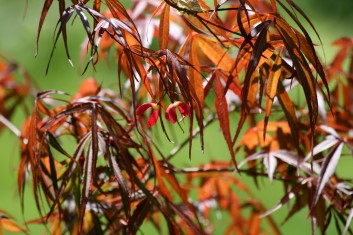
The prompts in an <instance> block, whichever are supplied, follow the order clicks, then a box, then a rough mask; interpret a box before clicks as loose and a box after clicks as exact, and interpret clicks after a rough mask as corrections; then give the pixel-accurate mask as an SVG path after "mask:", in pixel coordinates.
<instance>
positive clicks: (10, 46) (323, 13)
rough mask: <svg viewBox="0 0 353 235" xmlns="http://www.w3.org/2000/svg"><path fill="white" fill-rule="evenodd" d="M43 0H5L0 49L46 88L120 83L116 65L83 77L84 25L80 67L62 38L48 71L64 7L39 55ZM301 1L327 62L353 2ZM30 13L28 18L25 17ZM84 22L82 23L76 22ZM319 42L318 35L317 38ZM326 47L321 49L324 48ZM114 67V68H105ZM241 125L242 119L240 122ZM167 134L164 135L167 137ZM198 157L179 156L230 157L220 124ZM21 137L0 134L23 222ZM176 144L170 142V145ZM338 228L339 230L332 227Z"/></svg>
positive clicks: (299, 224) (271, 193) (9, 188)
mask: <svg viewBox="0 0 353 235" xmlns="http://www.w3.org/2000/svg"><path fill="white" fill-rule="evenodd" d="M42 2H43V1H36V2H35V3H34V2H32V1H28V3H29V5H28V9H27V11H26V10H25V1H8V0H0V6H1V8H0V30H1V34H0V53H2V54H4V55H6V56H9V57H10V58H12V59H14V60H15V61H17V62H19V63H20V64H21V65H23V66H24V67H26V68H27V69H28V70H29V73H30V75H31V76H32V78H33V79H34V80H35V81H36V82H37V83H38V85H39V87H40V88H41V89H43V90H47V89H56V90H62V91H66V92H68V93H71V94H72V93H74V92H75V90H76V89H77V87H78V85H79V83H80V82H81V81H82V80H83V79H84V78H85V77H88V76H95V77H96V78H97V79H98V81H100V82H103V83H104V84H105V85H111V84H116V83H117V76H116V75H117V74H116V67H115V66H114V65H113V64H111V65H110V69H107V67H108V66H107V65H104V64H102V65H100V67H99V68H98V69H97V71H98V72H93V71H92V70H89V71H88V72H87V73H86V74H85V75H83V76H81V75H80V69H79V68H78V58H79V51H80V49H81V48H80V45H81V42H82V40H83V38H84V32H83V30H82V28H81V26H73V27H70V26H69V27H68V28H69V47H70V51H71V53H72V54H71V56H72V59H73V62H74V64H75V68H71V66H70V65H69V62H68V61H67V59H66V55H65V51H64V49H63V43H62V40H59V43H58V46H57V49H56V51H55V53H54V57H53V59H52V63H51V67H50V70H49V74H48V75H45V69H46V65H47V62H48V59H49V55H50V51H51V49H52V46H53V39H54V28H55V24H56V21H57V19H58V11H57V9H55V8H53V9H51V11H50V12H49V14H48V19H47V21H46V23H45V24H44V26H43V30H42V34H41V38H40V44H39V45H40V48H39V49H40V50H39V55H38V56H37V58H35V57H34V55H35V37H36V32H37V31H36V30H37V24H38V20H39V15H40V12H41V7H42V6H41V5H42ZM296 3H297V4H298V5H299V6H301V7H302V8H303V9H304V11H305V12H306V13H307V15H308V16H309V18H310V19H311V20H312V22H313V24H314V25H315V27H316V29H317V31H318V32H319V34H320V36H321V39H322V42H323V47H324V49H325V52H326V58H327V62H329V59H330V58H332V56H333V53H334V52H335V49H334V48H332V47H331V46H330V45H331V43H332V41H333V40H335V39H337V38H338V37H341V36H349V37H351V36H353V29H352V28H351V22H353V15H351V14H350V11H351V9H353V1H351V0H340V1H337V0H336V1H335V0H325V1H320V0H311V1H307V0H297V1H296ZM25 12H26V17H25V18H24V17H23V15H24V13H25ZM75 25H79V24H75ZM314 41H315V42H317V43H318V39H316V38H314ZM318 50H319V51H320V50H321V49H320V48H318ZM105 71H109V72H105ZM23 120H24V116H23V114H22V113H21V112H18V113H17V115H16V116H15V118H14V120H13V121H14V123H15V125H16V126H17V127H19V128H20V127H21V123H22V122H23ZM234 123H236V122H234ZM161 138H163V137H162V136H161ZM194 143H195V146H194V156H193V158H192V160H191V161H189V159H188V154H187V149H185V151H183V152H182V153H181V154H179V156H178V157H177V158H176V159H175V160H174V161H175V162H178V164H179V165H181V166H193V165H194V164H196V163H200V162H204V163H205V162H208V161H210V160H217V159H227V156H228V154H227V147H226V145H225V143H224V142H223V141H222V135H221V132H220V131H219V129H218V126H217V125H213V126H212V127H210V128H209V129H207V130H206V133H205V145H206V149H205V153H204V154H202V153H201V151H199V149H198V147H199V146H198V145H197V144H196V143H197V140H195V142H194ZM18 144H19V143H18V140H16V138H15V137H14V136H13V135H12V134H11V133H10V132H9V131H7V130H5V131H4V132H3V133H1V135H0V149H1V153H0V187H1V193H0V208H1V209H4V210H7V211H8V212H9V213H11V214H12V215H14V216H15V217H16V218H17V219H18V220H19V222H21V221H23V220H22V213H21V209H20V201H19V198H18V196H17V189H16V187H17V186H16V177H17V175H16V167H17V163H18V159H19V156H18V153H19V149H18ZM169 147H171V146H168V148H169ZM342 170H343V171H347V168H346V167H342ZM240 178H241V179H242V180H244V181H245V182H246V184H247V185H248V186H249V187H250V188H251V189H253V190H255V191H256V195H257V196H258V197H259V198H261V200H262V201H263V203H264V204H265V205H266V206H267V207H268V208H270V207H272V206H274V205H275V203H276V202H277V201H278V200H280V198H281V197H282V195H283V189H282V188H281V186H280V185H279V184H276V183H274V184H273V185H271V184H269V183H268V181H267V179H264V180H262V181H261V180H260V188H259V189H256V187H255V184H254V182H253V181H252V180H251V179H249V178H247V177H246V176H240ZM25 204H26V207H25V213H24V218H25V219H33V218H35V217H36V216H38V213H37V211H36V209H35V204H34V201H33V197H32V193H31V192H30V188H29V187H28V188H27V189H26V197H25ZM286 210H287V209H286V208H282V209H281V210H280V211H279V212H276V213H274V214H273V217H274V218H275V220H276V221H278V222H281V221H282V220H283V219H284V217H285V215H286V212H287V211H286ZM306 216H307V211H304V210H303V211H302V212H301V213H299V214H297V215H296V216H294V217H293V219H292V220H290V221H289V222H287V223H286V224H284V225H283V227H281V230H282V231H283V232H284V234H293V235H294V234H307V233H309V231H310V230H309V229H310V220H308V219H306ZM31 229H32V230H31V234H39V233H40V232H41V231H43V227H39V226H37V227H31ZM331 231H334V230H331Z"/></svg>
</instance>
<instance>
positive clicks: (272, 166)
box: [263, 153, 277, 183]
mask: <svg viewBox="0 0 353 235" xmlns="http://www.w3.org/2000/svg"><path fill="white" fill-rule="evenodd" d="M263 162H264V165H265V166H266V169H267V175H268V178H269V180H270V182H271V183H272V181H273V174H274V173H275V170H276V167H277V159H276V158H275V157H274V155H272V154H271V153H269V154H267V156H265V157H264V161H263Z"/></svg>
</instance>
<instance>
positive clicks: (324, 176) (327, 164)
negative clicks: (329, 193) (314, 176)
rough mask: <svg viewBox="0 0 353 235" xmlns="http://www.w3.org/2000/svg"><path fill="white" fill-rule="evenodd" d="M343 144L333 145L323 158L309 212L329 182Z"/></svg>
mask: <svg viewBox="0 0 353 235" xmlns="http://www.w3.org/2000/svg"><path fill="white" fill-rule="evenodd" d="M343 145H344V142H339V143H337V144H336V145H335V147H334V148H332V149H331V150H330V152H329V153H328V154H327V156H326V157H325V161H324V163H323V166H322V169H321V173H320V178H319V182H318V184H317V187H316V191H315V194H314V197H313V202H312V204H311V209H310V210H311V211H312V210H313V209H314V207H315V205H316V203H317V201H318V200H319V196H320V194H321V192H322V190H323V189H324V186H325V185H326V183H327V182H328V181H329V179H330V177H331V176H332V175H333V174H334V173H335V170H336V167H337V164H338V160H339V159H340V156H341V153H342V148H343Z"/></svg>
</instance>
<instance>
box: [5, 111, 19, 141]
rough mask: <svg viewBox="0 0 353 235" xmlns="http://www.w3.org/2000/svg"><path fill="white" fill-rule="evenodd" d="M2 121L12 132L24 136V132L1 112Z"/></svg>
mask: <svg viewBox="0 0 353 235" xmlns="http://www.w3.org/2000/svg"><path fill="white" fill-rule="evenodd" d="M0 122H1V123H2V124H4V125H5V126H6V127H7V128H9V129H10V130H11V131H12V133H14V134H15V135H16V136H17V137H18V138H21V137H22V133H21V131H20V130H19V129H17V127H15V125H14V124H12V123H11V122H10V121H9V120H8V119H7V118H6V117H4V116H3V115H2V114H0Z"/></svg>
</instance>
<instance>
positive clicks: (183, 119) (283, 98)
mask: <svg viewBox="0 0 353 235" xmlns="http://www.w3.org/2000/svg"><path fill="white" fill-rule="evenodd" d="M55 3H56V1H55ZM57 3H58V5H59V7H58V8H59V13H60V14H59V19H58V22H57V25H56V32H55V40H54V45H53V50H52V52H51V56H50V58H51V57H52V56H53V54H54V50H55V46H56V43H57V42H58V40H59V39H60V38H62V39H63V42H64V45H65V50H66V55H67V58H68V59H69V61H70V63H71V64H72V61H71V57H70V52H69V49H68V33H67V25H68V24H69V23H70V22H71V21H72V20H73V19H74V18H78V19H77V20H76V21H79V22H80V23H81V24H82V27H83V28H84V30H85V32H86V40H85V42H84V47H83V49H82V55H83V56H82V60H81V63H86V66H85V69H84V71H83V72H85V71H86V69H88V68H89V66H92V67H93V68H94V69H95V67H96V64H97V63H99V62H101V61H104V60H106V59H108V58H111V57H114V59H115V62H116V64H115V66H116V68H117V70H118V74H119V76H118V80H119V87H116V88H108V87H104V86H101V85H99V84H98V83H97V82H96V81H95V80H94V79H93V78H87V79H86V80H85V81H84V82H83V83H82V85H81V87H80V88H79V90H78V91H77V93H76V94H75V95H74V96H72V97H70V96H68V95H67V94H65V93H64V92H60V91H55V90H49V91H39V90H38V88H36V87H35V86H34V85H33V83H32V82H31V78H30V76H29V75H28V74H27V72H26V71H25V69H24V68H21V67H19V66H18V65H16V64H15V63H12V62H8V61H6V60H4V61H2V62H1V64H0V122H1V123H2V124H3V125H2V126H1V127H3V126H6V127H7V128H9V129H10V130H12V132H14V134H16V135H17V136H18V137H19V138H20V139H21V146H20V149H21V160H20V165H19V168H18V190H19V192H20V194H21V195H23V191H24V188H25V187H26V185H27V184H26V183H27V182H28V181H29V180H31V182H32V185H33V192H34V195H35V201H36V204H37V208H38V210H39V211H40V212H41V214H42V217H41V218H38V219H36V220H33V221H29V223H48V229H49V231H50V233H51V234H62V233H66V232H70V233H74V234H106V233H108V234H117V233H122V234H135V233H137V232H138V231H139V230H140V228H141V225H142V224H143V223H145V222H146V221H148V222H150V223H151V224H152V225H153V226H154V227H155V228H156V230H158V231H160V232H161V233H162V232H163V231H164V232H165V231H168V232H169V233H170V234H212V232H213V231H214V228H215V227H216V226H217V223H218V222H217V220H216V218H215V216H214V212H215V211H220V212H221V213H223V214H224V215H226V216H228V217H229V218H231V219H229V220H227V221H226V222H225V223H224V224H223V222H222V226H224V233H225V234H260V233H261V232H263V231H271V233H273V234H280V233H281V232H280V230H279V227H278V225H277V224H276V223H275V222H274V221H273V220H272V218H271V216H270V214H271V213H272V212H274V211H276V210H278V209H280V208H281V207H282V206H283V205H285V204H288V203H289V201H290V200H291V199H293V200H294V203H292V204H289V212H288V216H287V217H286V218H285V220H288V219H290V218H291V217H292V216H293V215H294V214H295V213H296V212H298V211H299V210H301V209H302V208H304V207H308V208H309V217H310V218H311V220H312V233H313V234H315V233H316V230H317V227H318V228H320V230H321V231H322V232H323V233H324V232H325V231H326V229H327V227H328V226H329V225H330V223H331V222H332V221H335V225H336V227H337V230H338V231H341V232H343V233H346V232H351V231H350V230H349V224H350V220H351V219H352V217H353V207H352V205H351V201H352V193H353V190H352V186H351V183H350V180H349V179H342V178H340V177H339V176H338V175H337V174H336V167H337V165H338V162H339V160H340V158H341V157H342V156H344V155H346V154H348V155H352V154H351V150H352V145H353V141H352V138H353V137H352V128H353V123H352V121H351V119H350V117H351V116H352V115H353V108H352V107H353V106H352V103H353V97H352V88H353V87H352V85H353V83H352V79H353V77H352V76H353V62H352V61H353V60H352V48H353V41H352V39H340V40H338V41H336V42H335V45H338V46H340V48H341V49H340V50H339V52H338V54H337V56H336V57H335V58H334V60H333V62H332V63H331V64H330V65H329V66H326V67H324V66H323V65H322V64H321V62H320V60H319V58H318V56H317V54H316V51H315V48H314V47H315V45H314V43H313V39H312V38H311V35H309V33H308V31H307V29H306V28H305V27H304V26H303V24H302V22H303V21H306V23H307V24H308V25H309V26H310V27H311V28H312V30H314V31H315V28H314V26H313V25H312V24H311V22H310V21H309V19H308V17H307V16H306V15H305V13H304V12H303V11H302V10H301V9H300V8H299V7H298V6H297V5H296V4H295V3H294V2H293V1H291V0H286V1H281V0H270V1H265V0H238V1H220V2H218V1H203V0H164V1H158V0H144V1H133V3H132V4H131V6H130V7H125V6H124V5H123V4H122V3H121V2H120V1H118V0H105V1H101V0H94V1H81V0H76V1H75V0H72V5H70V6H66V3H67V2H65V1H64V0H58V1H57ZM53 4H54V1H53V0H45V1H44V5H43V10H42V12H41V15H40V20H39V27H38V39H37V49H38V42H39V36H40V33H41V29H42V26H43V24H44V22H45V19H46V16H47V13H48V12H49V10H50V9H51V7H52V5H53ZM288 19H290V22H293V23H294V25H291V24H290V23H288V21H287V20H288ZM75 23H78V22H75ZM315 32H316V31H315ZM315 40H318V41H320V38H319V36H318V35H317V34H316V35H315ZM154 41H155V43H154ZM347 60H349V62H348V63H350V64H349V66H346V64H347V62H346V61H347ZM49 64H50V60H49V63H48V69H49ZM347 67H348V68H347ZM48 69H47V71H48ZM16 73H19V74H21V75H22V77H23V79H24V82H22V83H19V82H18V81H17V80H16V79H14V76H15V75H14V74H16ZM329 87H330V91H331V94H330V93H329ZM26 97H34V100H35V101H34V106H33V107H29V106H28V105H24V110H25V111H26V112H27V113H28V118H27V120H26V121H25V122H24V125H23V128H22V130H18V129H17V127H15V126H14V125H13V124H12V123H11V121H10V120H11V118H12V114H13V112H14V110H15V109H16V108H18V107H21V106H19V105H18V104H22V103H23V104H25V102H24V99H26ZM301 97H304V99H305V102H300V101H301V100H302V99H301ZM29 110H32V111H29ZM328 110H329V111H328ZM259 114H261V115H259ZM235 117H238V119H235ZM259 117H260V118H259ZM237 120H238V121H237ZM166 121H167V122H166ZM214 122H217V123H218V124H219V128H220V130H221V133H222V135H223V139H224V141H225V142H226V144H227V147H228V150H229V157H228V158H227V160H228V161H226V160H219V161H215V162H210V163H208V164H206V165H200V166H196V167H193V168H180V167H177V166H176V165H175V161H174V160H175V156H176V155H177V154H178V153H179V152H180V151H181V150H182V149H183V148H184V147H185V146H186V147H188V148H189V154H188V156H178V157H182V158H185V159H188V158H189V157H193V158H195V157H196V158H198V157H200V156H194V155H192V154H191V153H192V151H191V150H192V148H193V147H192V143H193V140H194V139H195V137H199V139H200V145H201V148H202V149H203V148H204V140H203V139H204V129H205V128H206V127H208V126H210V124H211V123H214ZM233 123H236V128H235V129H232V128H231V126H234V125H232V124H233ZM158 126H159V127H160V129H161V130H162V132H163V135H161V136H162V137H161V136H159V137H158V138H156V133H158V128H157V127H158ZM185 126H186V132H188V133H189V135H188V138H187V139H186V140H185V141H182V142H181V144H180V145H178V146H175V148H173V149H171V150H170V153H169V155H167V156H166V155H164V154H163V151H162V150H161V148H160V145H159V141H160V140H159V138H166V139H167V140H169V141H172V139H173V138H171V134H170V133H171V132H173V129H175V128H181V129H183V127H185ZM239 173H241V174H246V175H249V176H251V177H254V179H257V178H258V177H267V178H268V180H269V181H271V182H272V181H274V180H276V181H279V182H282V183H283V185H284V188H285V191H284V193H283V196H282V198H279V200H280V201H279V202H278V204H277V205H275V206H274V208H272V209H270V210H267V209H266V208H265V207H264V206H263V205H262V204H261V201H260V200H256V199H255V197H254V195H253V194H252V192H251V191H250V190H249V189H248V187H247V186H246V185H244V184H243V183H242V182H241V181H239V179H238V177H237V176H238V174H239ZM239 192H241V193H239ZM240 194H243V195H246V197H245V198H244V197H242V196H240ZM44 204H46V205H48V206H49V210H45V209H43V206H44ZM23 206H25V205H23ZM0 213H2V214H3V216H1V218H0V221H2V223H0V224H4V225H3V226H4V228H5V229H8V230H10V231H24V229H23V228H21V227H19V226H17V225H15V224H13V222H12V221H11V220H10V219H9V218H10V217H9V215H7V214H6V212H2V211H0ZM5 220H6V221H5ZM5 222H7V223H5ZM5 224H6V226H7V227H6V226H5ZM263 224H266V225H265V226H264V225H263Z"/></svg>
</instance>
